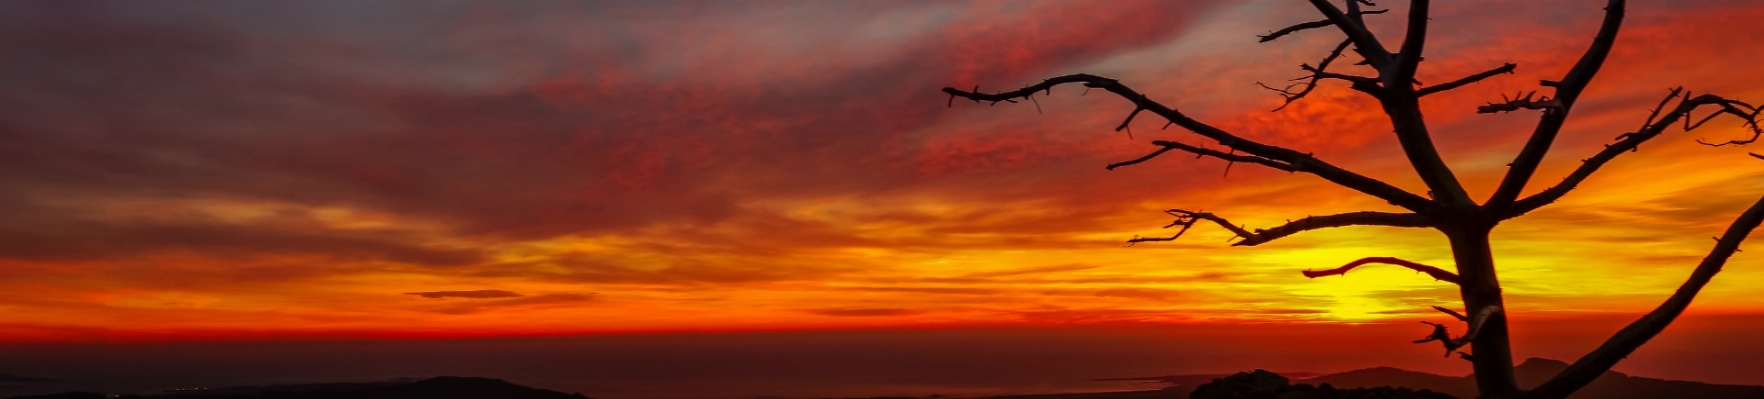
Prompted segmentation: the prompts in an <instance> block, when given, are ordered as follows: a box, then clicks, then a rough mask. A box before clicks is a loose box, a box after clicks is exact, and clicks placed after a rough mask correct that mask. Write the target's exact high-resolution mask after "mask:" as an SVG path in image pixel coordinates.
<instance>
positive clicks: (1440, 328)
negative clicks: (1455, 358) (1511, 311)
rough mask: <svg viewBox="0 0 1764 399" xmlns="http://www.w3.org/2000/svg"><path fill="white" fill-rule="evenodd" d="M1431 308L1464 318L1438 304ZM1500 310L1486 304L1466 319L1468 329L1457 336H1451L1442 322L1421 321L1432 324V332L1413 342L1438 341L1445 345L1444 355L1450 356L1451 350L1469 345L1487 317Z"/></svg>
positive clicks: (1460, 318)
mask: <svg viewBox="0 0 1764 399" xmlns="http://www.w3.org/2000/svg"><path fill="white" fill-rule="evenodd" d="M1433 308H1434V309H1439V310H1440V311H1441V312H1447V313H1451V314H1452V316H1457V318H1458V320H1464V316H1463V315H1460V314H1458V313H1457V312H1453V311H1450V310H1448V309H1444V308H1440V307H1438V306H1435V307H1433ZM1500 311H1501V308H1500V307H1499V306H1488V307H1484V308H1482V311H1479V312H1476V317H1474V318H1471V319H1470V320H1468V321H1466V323H1468V324H1469V325H1470V326H1469V330H1468V331H1465V332H1464V336H1462V337H1457V338H1452V335H1451V333H1450V332H1448V331H1447V330H1446V326H1445V325H1444V324H1439V323H1434V322H1431V321H1423V322H1421V324H1426V325H1430V326H1433V333H1431V334H1428V335H1427V336H1426V337H1423V338H1421V339H1418V340H1415V343H1417V344H1424V343H1428V342H1433V341H1439V343H1440V344H1441V345H1444V346H1445V355H1446V357H1451V356H1452V352H1454V351H1457V350H1458V348H1462V347H1464V346H1465V345H1469V344H1470V343H1471V342H1473V341H1475V340H1476V335H1477V334H1478V333H1481V332H1482V325H1484V324H1488V319H1489V317H1492V316H1494V314H1495V313H1500ZM1461 355H1462V354H1461ZM1467 359H1468V358H1467Z"/></svg>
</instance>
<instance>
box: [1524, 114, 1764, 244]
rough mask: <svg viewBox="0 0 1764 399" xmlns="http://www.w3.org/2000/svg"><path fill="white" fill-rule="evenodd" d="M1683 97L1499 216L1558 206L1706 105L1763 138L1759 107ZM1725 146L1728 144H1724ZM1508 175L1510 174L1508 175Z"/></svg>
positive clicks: (1688, 126) (1743, 141) (1692, 125)
mask: <svg viewBox="0 0 1764 399" xmlns="http://www.w3.org/2000/svg"><path fill="white" fill-rule="evenodd" d="M1682 92H1683V90H1682V89H1681V88H1679V89H1672V92H1671V93H1670V94H1668V95H1667V96H1666V99H1665V100H1664V101H1661V104H1662V105H1663V104H1665V103H1667V102H1670V101H1671V100H1672V99H1673V98H1679V97H1680V95H1679V94H1680V93H1682ZM1683 97H1686V98H1685V99H1682V100H1680V101H1679V102H1678V105H1677V106H1676V107H1674V108H1673V109H1672V111H1670V112H1667V113H1666V114H1665V115H1661V116H1659V119H1658V120H1655V118H1654V115H1659V114H1660V109H1655V110H1654V112H1653V115H1650V116H1649V117H1648V120H1649V121H1650V123H1645V124H1643V125H1642V127H1641V129H1637V130H1636V131H1634V132H1630V133H1624V134H1621V135H1618V136H1617V142H1616V143H1613V144H1608V145H1606V146H1605V149H1604V150H1603V151H1599V153H1598V154H1595V155H1593V156H1592V158H1587V159H1586V160H1583V161H1581V164H1580V167H1579V168H1575V169H1574V171H1573V172H1571V173H1569V174H1568V177H1566V178H1563V179H1562V182H1561V183H1557V184H1556V185H1555V186H1554V187H1550V188H1548V189H1545V190H1543V192H1539V193H1537V194H1532V195H1531V196H1530V197H1526V198H1525V199H1522V200H1518V201H1515V202H1514V203H1513V204H1512V205H1511V206H1510V207H1507V208H1506V209H1503V210H1500V211H1499V213H1497V214H1500V215H1504V216H1502V218H1503V219H1511V218H1514V217H1518V216H1519V215H1524V214H1525V213H1527V212H1531V211H1533V210H1536V209H1537V208H1540V207H1543V206H1544V205H1549V204H1550V203H1552V202H1556V200H1558V199H1561V198H1562V196H1564V195H1568V192H1569V191H1571V190H1574V188H1575V187H1576V186H1578V185H1580V182H1582V181H1585V180H1586V178H1587V177H1589V176H1592V174H1593V172H1597V171H1598V170H1599V168H1600V167H1602V166H1604V165H1605V163H1606V162H1610V161H1611V159H1613V158H1616V157H1617V156H1618V155H1622V154H1623V153H1624V152H1627V151H1635V149H1636V147H1637V146H1640V145H1641V143H1643V142H1646V141H1648V140H1649V139H1652V138H1654V137H1655V136H1659V135H1660V134H1661V133H1664V132H1665V131H1666V128H1667V127H1670V126H1672V125H1673V124H1674V123H1676V122H1677V121H1678V120H1679V119H1681V118H1685V117H1686V116H1688V115H1690V113H1691V111H1695V110H1696V109H1697V107H1701V106H1704V105H1717V106H1720V107H1721V110H1720V111H1718V112H1717V113H1715V114H1714V115H1711V116H1716V115H1733V116H1737V117H1740V118H1742V119H1744V120H1745V126H1748V127H1750V128H1751V130H1752V133H1753V136H1754V137H1756V136H1757V135H1759V134H1764V130H1760V129H1759V125H1758V119H1759V117H1760V116H1759V109H1758V108H1757V107H1751V106H1749V105H1746V104H1745V103H1742V102H1739V101H1734V100H1729V99H1726V98H1722V97H1720V96H1716V95H1713V94H1704V95H1700V96H1697V97H1695V98H1688V97H1689V95H1688V94H1687V95H1684V96H1683ZM1662 108H1663V107H1662ZM1707 120H1708V118H1705V119H1704V122H1707ZM1699 126H1702V123H1697V124H1690V123H1689V120H1688V119H1686V124H1685V126H1684V127H1685V129H1694V128H1697V127H1699ZM1730 142H1736V143H1745V142H1749V141H1746V140H1731V141H1730ZM1711 145H1713V144H1711ZM1722 145H1726V144H1725V143H1723V144H1722ZM1509 175H1511V174H1510V173H1509Z"/></svg>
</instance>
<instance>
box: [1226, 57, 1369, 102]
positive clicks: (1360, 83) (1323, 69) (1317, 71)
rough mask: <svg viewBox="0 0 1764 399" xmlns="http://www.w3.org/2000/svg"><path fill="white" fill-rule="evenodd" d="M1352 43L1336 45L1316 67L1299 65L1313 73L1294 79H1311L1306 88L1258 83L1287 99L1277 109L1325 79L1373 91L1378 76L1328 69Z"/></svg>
mask: <svg viewBox="0 0 1764 399" xmlns="http://www.w3.org/2000/svg"><path fill="white" fill-rule="evenodd" d="M1352 43H1353V42H1352V41H1348V40H1343V41H1342V42H1341V44H1340V45H1337V46H1335V50H1333V51H1330V52H1329V56H1328V57H1323V61H1322V62H1318V63H1317V66H1316V67H1312V66H1311V65H1310V64H1303V65H1299V68H1300V69H1304V70H1305V71H1308V72H1310V73H1311V76H1305V77H1300V78H1298V79H1293V80H1305V79H1310V80H1309V81H1306V82H1305V83H1302V84H1303V85H1304V86H1305V88H1304V89H1303V90H1299V91H1297V92H1294V91H1292V88H1293V86H1298V85H1300V84H1301V83H1294V84H1292V85H1289V86H1286V88H1281V89H1276V88H1273V87H1269V86H1268V85H1265V84H1262V83H1260V82H1257V83H1256V85H1258V86H1262V88H1264V89H1268V90H1271V91H1273V92H1276V93H1280V96H1281V97H1283V98H1285V99H1286V102H1285V103H1282V104H1280V107H1279V108H1274V110H1275V111H1279V110H1281V109H1285V108H1286V106H1288V105H1292V103H1293V102H1294V101H1298V100H1299V99H1301V98H1305V96H1306V95H1309V94H1311V90H1315V89H1317V82H1318V81H1321V80H1323V79H1339V80H1345V81H1348V82H1351V83H1353V88H1354V90H1359V91H1361V92H1366V93H1372V90H1374V89H1375V88H1376V87H1378V79H1376V78H1369V77H1365V76H1354V75H1344V74H1339V73H1333V72H1328V71H1327V69H1328V68H1329V63H1330V62H1334V61H1335V59H1337V58H1340V57H1341V52H1342V51H1344V50H1347V46H1348V44H1352Z"/></svg>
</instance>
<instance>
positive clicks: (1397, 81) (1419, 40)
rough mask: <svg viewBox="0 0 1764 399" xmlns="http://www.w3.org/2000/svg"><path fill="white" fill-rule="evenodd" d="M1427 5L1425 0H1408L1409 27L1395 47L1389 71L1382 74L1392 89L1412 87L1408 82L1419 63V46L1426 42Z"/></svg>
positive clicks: (1413, 77)
mask: <svg viewBox="0 0 1764 399" xmlns="http://www.w3.org/2000/svg"><path fill="white" fill-rule="evenodd" d="M1428 5H1429V3H1428V1H1427V0H1409V28H1408V30H1407V31H1406V32H1405V33H1404V34H1403V45H1402V47H1399V48H1398V49H1397V53H1396V60H1395V61H1394V64H1393V65H1392V66H1391V69H1390V73H1388V74H1384V75H1385V80H1386V81H1387V82H1389V87H1390V88H1392V89H1396V88H1397V87H1399V86H1400V87H1404V88H1408V87H1412V86H1409V82H1413V81H1414V80H1415V69H1416V68H1417V67H1418V66H1419V64H1420V63H1421V48H1422V47H1423V46H1424V45H1426V43H1427V9H1428ZM1416 95H1417V96H1419V95H1420V93H1416Z"/></svg>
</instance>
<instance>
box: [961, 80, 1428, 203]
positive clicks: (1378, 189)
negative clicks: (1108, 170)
mask: <svg viewBox="0 0 1764 399" xmlns="http://www.w3.org/2000/svg"><path fill="white" fill-rule="evenodd" d="M1067 83H1078V84H1081V85H1083V86H1084V87H1090V88H1099V89H1104V90H1107V91H1109V92H1110V93H1114V94H1115V95H1117V96H1120V97H1121V98H1124V99H1127V101H1130V102H1132V103H1133V105H1134V110H1135V111H1134V112H1135V113H1137V112H1141V111H1143V112H1150V113H1152V114H1155V115H1158V116H1160V117H1163V118H1164V120H1165V121H1167V122H1169V123H1170V124H1172V125H1176V126H1180V127H1182V128H1183V129H1187V130H1188V131H1191V132H1194V133H1195V134H1199V135H1201V136H1202V137H1206V138H1209V139H1212V140H1215V141H1218V142H1219V144H1221V145H1224V146H1226V147H1228V148H1230V149H1233V150H1236V151H1238V152H1243V153H1245V154H1248V155H1252V156H1257V157H1262V158H1266V159H1269V160H1272V161H1278V162H1280V163H1284V164H1287V165H1292V167H1293V170H1295V171H1302V172H1305V173H1310V174H1314V175H1317V176H1318V177H1322V178H1323V179H1324V180H1328V181H1329V182H1331V183H1335V184H1337V185H1340V186H1343V187H1347V188H1350V189H1353V190H1355V191H1359V192H1361V193H1365V194H1367V195H1371V196H1373V197H1377V198H1379V199H1382V200H1384V201H1385V202H1389V203H1390V204H1392V205H1396V206H1399V207H1403V208H1405V209H1408V210H1410V211H1415V212H1427V211H1430V210H1431V209H1432V207H1433V203H1432V201H1431V200H1428V199H1427V198H1423V197H1421V196H1419V195H1415V194H1413V193H1410V192H1408V191H1404V190H1403V189H1400V188H1397V187H1396V186H1392V185H1390V184H1388V183H1385V182H1382V181H1378V180H1377V179H1373V178H1370V177H1366V176H1364V175H1361V174H1358V173H1354V172H1351V171H1348V170H1346V169H1342V168H1340V167H1337V166H1335V165H1333V164H1330V163H1328V162H1324V161H1323V160H1320V159H1317V158H1316V157H1313V156H1311V155H1310V154H1306V153H1302V152H1298V151H1293V150H1291V149H1287V148H1283V147H1277V146H1272V145H1267V144H1262V143H1258V142H1255V141H1252V140H1248V139H1244V138H1242V137H1238V136H1236V135H1233V134H1231V133H1229V132H1226V131H1224V130H1221V129H1219V128H1217V127H1213V126H1212V125H1208V124H1206V123H1203V122H1201V121H1198V120H1194V119H1193V118H1189V117H1188V116H1187V115H1183V114H1182V113H1181V112H1178V111H1176V110H1175V109H1172V108H1170V107H1167V106H1164V105H1163V104H1160V103H1158V102H1157V101H1152V100H1151V99H1150V98H1146V96H1145V95H1143V94H1140V93H1139V92H1137V91H1134V90H1133V89H1131V88H1128V87H1127V86H1126V85H1123V84H1121V83H1120V82H1117V81H1115V80H1114V79H1109V78H1105V77H1101V76H1096V75H1090V74H1076V75H1066V76H1059V77H1054V78H1051V79H1047V80H1044V81H1042V82H1041V83H1037V84H1034V85H1030V86H1028V87H1024V88H1021V89H1017V90H1013V91H1008V92H1002V93H991V94H987V93H980V92H979V91H978V90H975V91H966V90H960V89H956V88H953V87H945V88H943V92H944V93H947V94H949V95H950V98H951V99H952V100H953V99H954V98H956V97H961V98H966V99H969V100H973V101H975V102H992V103H997V102H1000V101H1011V100H1015V99H1017V98H1027V97H1028V96H1030V95H1034V94H1035V93H1039V92H1044V91H1045V92H1051V91H1052V89H1053V87H1054V86H1058V85H1062V84H1067Z"/></svg>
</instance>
